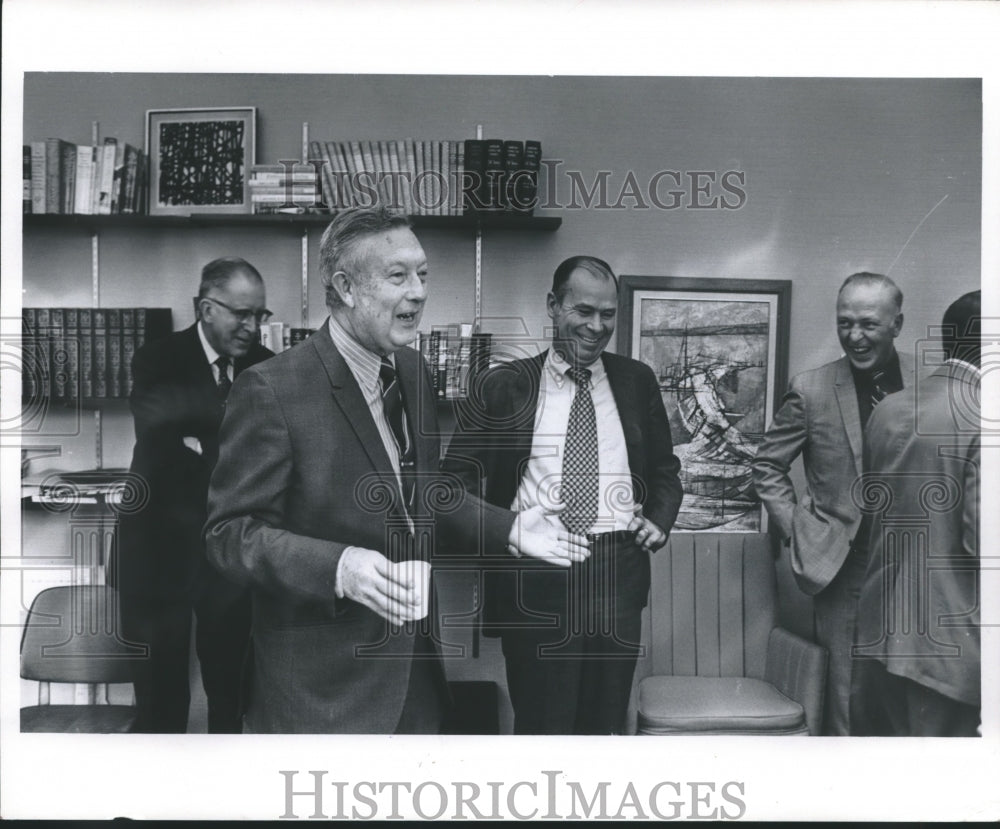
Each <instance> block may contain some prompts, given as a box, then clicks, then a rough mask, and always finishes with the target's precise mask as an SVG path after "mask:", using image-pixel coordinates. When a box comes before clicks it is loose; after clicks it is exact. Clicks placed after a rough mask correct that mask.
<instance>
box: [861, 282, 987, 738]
mask: <svg viewBox="0 0 1000 829" xmlns="http://www.w3.org/2000/svg"><path fill="white" fill-rule="evenodd" d="M980 314H981V312H980V292H979V291H973V292H971V293H968V294H965V295H964V296H962V297H960V298H959V299H958V300H956V301H955V302H954V303H952V304H951V306H949V308H948V310H947V311H946V312H945V315H944V320H943V321H942V326H941V328H942V345H943V347H944V351H945V356H946V358H947V359H946V360H945V362H944V364H943V365H942V366H940V367H939V368H937V369H936V370H935V371H934V372H933V373H932V374H931V375H930V376H928V377H926V378H923V379H921V381H920V382H919V383H918V384H917V385H916V387H915V388H910V389H905V390H904V391H903V392H901V393H900V394H897V395H893V396H892V397H891V398H889V399H887V400H885V401H884V402H882V403H880V404H879V406H878V408H877V409H876V410H875V411H874V412H873V413H872V417H871V420H869V421H868V430H867V432H866V435H865V437H866V441H865V447H866V459H867V463H866V467H867V469H868V470H869V472H868V473H867V474H866V475H865V480H864V487H863V488H862V489H861V491H856V493H855V495H856V497H858V499H859V500H860V501H861V502H862V503H865V502H866V501H867V503H868V504H869V505H870V506H873V507H875V506H877V507H878V509H877V510H873V512H874V515H873V517H872V521H871V533H870V536H869V549H870V551H871V558H870V561H869V564H868V571H867V574H866V577H865V582H864V586H863V588H862V591H861V600H860V608H859V611H858V643H857V647H856V648H855V651H856V654H857V656H858V657H859V658H860V659H861V661H860V662H859V663H858V667H857V669H856V671H855V677H854V678H855V682H854V685H853V686H852V689H851V733H852V734H858V735H862V736H866V735H867V736H888V737H907V736H908V737H973V736H976V734H977V733H978V727H979V708H980V700H981V693H980V641H979V628H980V622H979V619H980V604H981V599H980V591H979V506H980V504H979V488H980V471H979V470H980V453H981V437H980V414H979V411H980V394H981V391H980V377H981V373H980V350H981V316H980ZM865 491H867V494H868V495H869V496H872V497H870V498H867V499H866V498H865V497H864V495H865V494H866V492H865ZM866 657H867V658H866Z"/></svg>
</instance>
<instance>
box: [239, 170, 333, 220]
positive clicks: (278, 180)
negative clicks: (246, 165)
mask: <svg viewBox="0 0 1000 829" xmlns="http://www.w3.org/2000/svg"><path fill="white" fill-rule="evenodd" d="M249 185H250V203H251V205H252V208H253V212H254V213H310V212H314V211H316V210H317V209H319V207H320V205H321V201H320V191H319V184H318V178H317V169H316V167H313V166H312V165H309V164H298V163H291V162H289V163H288V164H255V165H254V166H253V167H252V168H251V169H250V180H249Z"/></svg>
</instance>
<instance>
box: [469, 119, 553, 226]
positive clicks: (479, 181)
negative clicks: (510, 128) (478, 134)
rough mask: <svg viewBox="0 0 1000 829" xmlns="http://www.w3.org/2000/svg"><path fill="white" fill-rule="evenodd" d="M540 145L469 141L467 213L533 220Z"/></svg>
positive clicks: (539, 163)
mask: <svg viewBox="0 0 1000 829" xmlns="http://www.w3.org/2000/svg"><path fill="white" fill-rule="evenodd" d="M541 164H542V145H541V143H540V142H538V141H510V140H504V139H501V138H488V139H484V140H477V139H467V140H466V142H465V173H464V179H463V189H462V206H463V208H464V210H465V212H466V213H473V212H477V211H487V212H489V211H505V212H511V213H523V214H525V215H528V216H530V215H531V214H532V213H534V211H535V205H536V204H537V203H538V171H539V169H540V168H541Z"/></svg>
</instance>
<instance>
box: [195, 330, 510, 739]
mask: <svg viewBox="0 0 1000 829" xmlns="http://www.w3.org/2000/svg"><path fill="white" fill-rule="evenodd" d="M396 369H397V377H398V378H399V382H400V384H401V386H402V392H403V397H404V400H405V406H406V412H407V417H408V419H409V422H410V424H411V427H412V432H413V437H414V443H415V452H416V481H417V490H416V502H417V504H416V510H415V512H414V516H413V521H414V525H415V527H416V531H417V533H418V535H419V536H420V537H421V539H422V541H423V543H421V544H419V545H417V550H418V552H417V553H416V554H413V551H412V539H413V537H412V536H411V534H410V532H409V528H408V526H407V524H406V520H405V517H404V513H402V512H401V505H400V499H399V493H398V487H397V482H396V476H395V473H394V472H393V470H392V466H391V463H390V460H389V456H388V454H387V453H386V451H385V447H384V445H383V443H382V440H381V438H380V437H379V433H378V429H377V427H376V425H375V421H374V419H373V418H372V416H371V412H370V410H369V409H368V405H367V404H366V402H365V400H364V397H363V395H362V392H361V389H360V388H359V387H358V384H357V381H356V380H355V379H354V376H353V374H352V373H351V370H350V368H349V366H348V364H347V363H346V361H345V360H344V358H343V357H342V356H341V354H340V352H339V351H338V350H337V348H336V346H335V345H334V343H333V340H332V339H331V338H330V333H329V328H328V324H324V325H323V327H322V328H321V330H320V331H319V332H317V333H316V334H315V335H313V336H312V337H310V338H309V339H308V340H307V341H306V342H304V343H302V344H301V345H299V346H296V347H295V348H292V349H289V350H288V351H285V352H282V353H281V354H279V355H278V356H277V357H275V358H274V359H273V360H269V361H268V362H266V363H263V364H261V365H259V366H255V367H254V368H252V369H250V370H248V371H246V372H244V373H243V374H242V375H241V376H240V378H239V381H238V382H237V383H235V384H234V386H233V390H232V392H231V393H230V398H229V405H228V408H227V411H226V417H225V421H224V422H223V425H222V434H221V437H222V447H221V451H220V456H219V463H218V465H217V466H216V468H215V473H214V475H213V476H212V485H211V490H210V493H209V516H208V524H207V527H206V537H207V548H208V555H209V558H210V560H211V561H212V563H213V564H215V565H216V566H217V567H219V568H220V569H221V570H222V571H223V572H224V573H226V574H227V575H229V576H230V577H231V578H234V579H236V580H238V581H240V582H241V583H245V584H249V585H250V586H251V587H252V595H253V645H254V675H253V681H252V689H251V694H250V701H249V710H248V713H247V725H248V727H249V728H250V729H251V730H253V731H260V732H279V733H288V732H300V733H330V732H342V733H390V732H392V731H393V729H394V728H395V727H396V724H397V723H398V721H399V716H400V713H401V711H402V706H403V702H404V699H405V696H406V690H407V683H408V680H409V675H410V665H411V661H412V659H411V657H412V654H413V648H414V630H413V625H406V626H403V627H402V628H400V629H399V630H397V631H390V630H389V626H388V624H387V622H386V621H385V620H384V619H382V618H381V617H380V616H378V615H377V614H376V613H374V612H373V611H371V610H369V609H368V608H366V607H364V606H363V605H361V604H359V603H357V602H354V601H352V600H350V599H346V598H345V599H337V598H336V596H335V581H336V573H337V565H338V563H339V561H340V557H341V555H342V553H343V551H344V550H345V548H346V547H348V546H351V545H354V546H359V547H366V548H369V549H375V550H379V551H381V552H383V553H384V554H385V555H387V556H388V557H390V558H392V559H394V560H397V559H403V558H410V557H413V558H421V557H424V558H426V557H427V556H428V555H429V553H431V552H433V551H435V550H436V548H437V547H438V546H439V545H444V544H445V543H450V544H451V545H453V546H454V547H456V548H457V549H463V550H475V551H478V550H480V549H481V548H482V547H483V546H484V545H485V546H487V547H492V548H495V550H496V551H502V550H503V549H504V548H505V545H506V541H507V537H508V535H509V532H510V527H511V524H512V523H513V518H514V516H513V514H512V513H511V512H509V511H507V510H497V509H494V508H493V507H489V506H488V505H484V504H482V503H481V502H479V501H477V500H475V499H469V498H467V497H465V496H464V493H463V494H462V497H457V496H455V495H454V493H453V492H451V491H450V490H447V491H446V488H445V487H444V486H443V485H442V484H441V479H440V468H439V467H440V439H439V434H438V429H437V415H436V399H435V397H434V394H433V392H432V390H431V386H430V380H429V375H428V373H427V368H426V365H425V364H424V362H423V360H422V359H421V358H420V355H419V354H417V352H415V351H414V350H413V349H410V348H403V349H400V350H399V351H397V352H396ZM449 496H450V497H449ZM407 545H410V546H409V549H408V550H404V549H403V548H404V547H406V546H407ZM432 614H433V610H432ZM437 661H438V664H440V657H437Z"/></svg>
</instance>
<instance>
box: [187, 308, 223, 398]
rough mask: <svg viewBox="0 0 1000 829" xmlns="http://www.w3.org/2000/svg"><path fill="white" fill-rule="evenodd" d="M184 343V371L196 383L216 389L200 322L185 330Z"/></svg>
mask: <svg viewBox="0 0 1000 829" xmlns="http://www.w3.org/2000/svg"><path fill="white" fill-rule="evenodd" d="M183 343H184V350H183V353H182V354H181V355H180V358H181V359H182V360H183V361H184V363H183V365H184V372H185V373H186V374H187V375H188V376H189V377H190V378H191V381H192V382H193V383H194V384H195V385H197V386H201V387H203V388H209V389H212V390H215V388H216V385H215V376H214V375H213V374H212V367H211V366H210V365H209V363H208V358H207V357H206V356H205V349H204V348H202V346H201V338H200V337H199V336H198V323H195V324H194V325H192V326H191V327H190V328H188V329H186V330H185V331H184V340H183Z"/></svg>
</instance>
